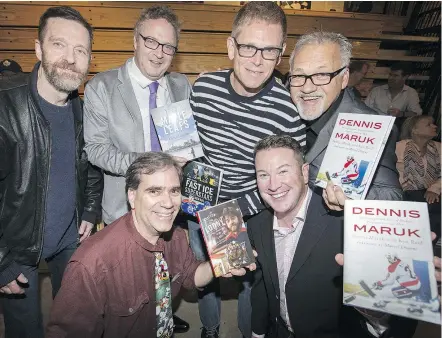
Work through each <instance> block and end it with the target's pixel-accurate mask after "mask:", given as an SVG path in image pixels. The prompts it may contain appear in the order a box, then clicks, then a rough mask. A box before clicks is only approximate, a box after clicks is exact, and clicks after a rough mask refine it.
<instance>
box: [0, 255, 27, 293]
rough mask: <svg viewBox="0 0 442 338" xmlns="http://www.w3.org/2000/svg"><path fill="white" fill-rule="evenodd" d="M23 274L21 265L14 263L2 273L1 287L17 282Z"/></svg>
mask: <svg viewBox="0 0 442 338" xmlns="http://www.w3.org/2000/svg"><path fill="white" fill-rule="evenodd" d="M20 274H21V268H20V265H18V264H17V263H16V262H14V261H12V263H11V264H9V266H8V267H7V268H6V269H4V270H3V271H2V272H1V273H0V287H3V286H5V285H6V284H8V283H10V282H12V281H13V280H15V279H16V278H17V277H18V276H19V275H20ZM25 277H26V276H25Z"/></svg>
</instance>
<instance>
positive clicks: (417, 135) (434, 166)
mask: <svg viewBox="0 0 442 338" xmlns="http://www.w3.org/2000/svg"><path fill="white" fill-rule="evenodd" d="M436 135H437V126H436V125H435V124H434V122H433V118H432V117H431V116H426V115H420V116H413V117H410V118H408V119H407V120H405V122H404V124H403V125H402V132H401V141H399V142H398V143H397V144H396V156H397V169H398V171H399V181H400V182H401V185H402V189H403V190H404V200H406V201H416V202H427V203H428V211H429V213H430V224H431V230H432V231H433V232H435V233H436V235H437V236H438V238H440V236H441V203H440V202H441V201H440V195H441V163H440V162H441V146H440V142H437V141H434V140H433V139H434V138H435V137H436Z"/></svg>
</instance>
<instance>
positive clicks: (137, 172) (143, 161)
mask: <svg viewBox="0 0 442 338" xmlns="http://www.w3.org/2000/svg"><path fill="white" fill-rule="evenodd" d="M169 168H175V170H176V171H177V174H178V177H179V180H180V183H181V180H182V179H183V170H182V169H181V166H180V164H179V163H178V162H177V161H176V160H175V159H174V158H173V157H172V156H171V155H169V154H166V153H163V152H148V153H145V154H143V155H141V156H140V157H138V158H137V159H136V160H135V161H133V162H132V164H131V165H130V166H129V168H128V169H127V172H126V193H127V191H128V190H137V189H138V186H139V185H140V182H141V175H152V174H155V173H156V172H158V171H163V170H167V169H169Z"/></svg>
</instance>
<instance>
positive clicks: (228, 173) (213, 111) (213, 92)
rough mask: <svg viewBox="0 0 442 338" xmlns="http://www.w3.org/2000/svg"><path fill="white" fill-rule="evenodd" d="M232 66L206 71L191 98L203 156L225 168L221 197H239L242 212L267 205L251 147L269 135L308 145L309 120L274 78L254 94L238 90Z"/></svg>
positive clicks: (258, 209)
mask: <svg viewBox="0 0 442 338" xmlns="http://www.w3.org/2000/svg"><path fill="white" fill-rule="evenodd" d="M231 72H232V70H226V71H219V72H214V73H207V74H205V75H203V76H201V77H200V78H199V79H198V80H197V81H196V82H195V84H194V86H193V89H192V94H191V97H190V104H191V106H192V110H193V114H194V118H195V121H196V124H197V129H198V133H199V136H200V139H201V143H202V145H203V149H204V155H205V158H204V161H205V162H206V163H208V164H210V165H213V166H215V167H217V168H220V169H222V170H224V176H223V180H222V185H221V191H220V195H219V200H220V202H222V201H226V200H230V199H234V198H238V202H239V204H240V207H241V210H242V212H243V214H244V215H253V214H256V213H258V212H259V211H260V210H262V209H263V208H264V206H263V204H262V201H261V198H260V196H259V194H258V191H257V186H256V176H255V166H254V158H253V149H254V147H255V144H256V143H257V142H258V141H259V140H261V139H262V138H264V137H266V136H268V135H282V134H286V135H290V136H292V137H293V138H294V139H296V140H297V141H298V142H299V143H300V144H301V145H302V146H305V125H304V124H303V122H302V121H301V119H300V117H299V115H298V112H297V110H296V107H295V106H294V104H293V103H292V101H291V99H290V94H289V93H288V92H287V90H286V89H285V88H284V86H283V85H282V84H280V83H279V82H278V81H277V80H276V79H275V78H274V77H273V78H272V79H270V80H269V81H268V83H267V84H266V86H265V87H264V88H263V89H262V90H261V91H260V92H259V93H258V94H256V95H254V96H251V97H246V96H241V95H238V94H237V93H236V92H235V91H234V89H233V88H232V85H231V83H230V74H231Z"/></svg>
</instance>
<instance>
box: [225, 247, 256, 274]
mask: <svg viewBox="0 0 442 338" xmlns="http://www.w3.org/2000/svg"><path fill="white" fill-rule="evenodd" d="M253 256H255V257H258V253H257V252H256V251H255V250H253ZM245 268H246V269H249V270H250V271H255V270H256V263H252V264H250V265H247V266H246V267H245ZM246 269H244V268H240V269H231V270H230V271H229V272H228V273H226V274H225V275H223V276H222V277H225V278H230V277H232V276H244V275H245V274H246Z"/></svg>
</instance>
